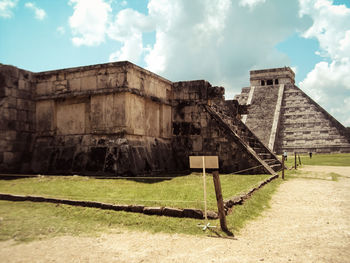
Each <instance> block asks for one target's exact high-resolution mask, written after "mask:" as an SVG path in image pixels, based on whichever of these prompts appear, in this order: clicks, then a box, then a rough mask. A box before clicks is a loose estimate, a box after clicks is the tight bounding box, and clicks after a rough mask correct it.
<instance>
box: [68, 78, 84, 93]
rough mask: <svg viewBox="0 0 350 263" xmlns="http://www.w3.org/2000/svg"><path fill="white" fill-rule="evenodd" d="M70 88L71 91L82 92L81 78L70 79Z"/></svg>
mask: <svg viewBox="0 0 350 263" xmlns="http://www.w3.org/2000/svg"><path fill="white" fill-rule="evenodd" d="M68 86H69V90H71V91H80V90H81V79H80V78H75V79H69V80H68Z"/></svg>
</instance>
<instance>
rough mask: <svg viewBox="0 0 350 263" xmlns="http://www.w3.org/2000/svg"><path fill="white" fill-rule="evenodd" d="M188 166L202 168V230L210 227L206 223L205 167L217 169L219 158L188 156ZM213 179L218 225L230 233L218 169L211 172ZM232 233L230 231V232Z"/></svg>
mask: <svg viewBox="0 0 350 263" xmlns="http://www.w3.org/2000/svg"><path fill="white" fill-rule="evenodd" d="M190 168H197V169H198V168H202V169H203V195H204V218H205V225H204V226H203V225H200V227H203V230H206V229H207V228H210V227H215V226H210V223H208V216H207V186H206V173H205V168H209V169H217V170H218V169H219V158H218V156H190ZM213 181H214V187H215V194H216V200H217V205H218V213H219V218H220V226H221V229H222V230H223V231H224V232H227V233H231V232H229V231H228V229H227V225H226V218H225V211H224V202H223V199H222V192H221V185H220V178H219V173H218V171H214V172H213ZM231 234H232V233H231Z"/></svg>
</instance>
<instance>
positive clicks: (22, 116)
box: [17, 110, 28, 122]
mask: <svg viewBox="0 0 350 263" xmlns="http://www.w3.org/2000/svg"><path fill="white" fill-rule="evenodd" d="M17 121H21V122H26V121H28V111H25V110H18V111H17Z"/></svg>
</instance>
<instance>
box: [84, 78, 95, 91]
mask: <svg viewBox="0 0 350 263" xmlns="http://www.w3.org/2000/svg"><path fill="white" fill-rule="evenodd" d="M96 89H97V78H96V76H87V77H84V78H82V79H81V90H82V91H87V90H96Z"/></svg>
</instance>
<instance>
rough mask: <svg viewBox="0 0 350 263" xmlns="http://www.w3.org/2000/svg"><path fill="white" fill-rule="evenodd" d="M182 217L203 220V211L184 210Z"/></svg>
mask: <svg viewBox="0 0 350 263" xmlns="http://www.w3.org/2000/svg"><path fill="white" fill-rule="evenodd" d="M183 216H184V217H189V218H198V219H203V218H204V216H203V211H201V210H198V209H190V208H185V209H184V210H183Z"/></svg>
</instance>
